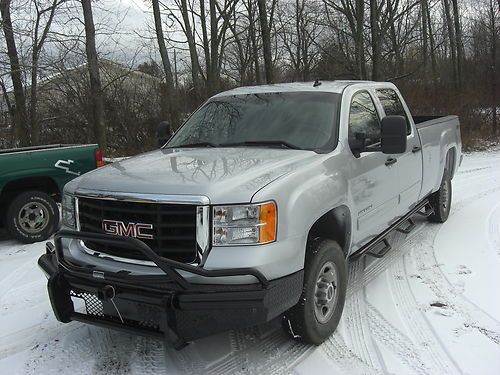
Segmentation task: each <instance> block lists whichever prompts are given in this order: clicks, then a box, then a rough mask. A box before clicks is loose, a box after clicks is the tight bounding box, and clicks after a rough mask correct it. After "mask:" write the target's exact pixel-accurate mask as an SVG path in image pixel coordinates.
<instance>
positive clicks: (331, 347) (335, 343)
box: [320, 332, 386, 375]
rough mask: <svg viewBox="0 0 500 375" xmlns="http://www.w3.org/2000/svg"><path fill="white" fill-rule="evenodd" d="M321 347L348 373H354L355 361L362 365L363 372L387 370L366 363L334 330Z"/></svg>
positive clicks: (379, 372) (376, 374) (370, 373)
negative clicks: (353, 365)
mask: <svg viewBox="0 0 500 375" xmlns="http://www.w3.org/2000/svg"><path fill="white" fill-rule="evenodd" d="M320 348H321V350H323V352H324V353H325V354H326V356H327V357H329V358H331V359H332V360H333V361H334V362H335V364H337V365H338V366H339V367H340V368H341V369H342V370H343V371H344V373H346V374H347V373H352V363H353V362H355V363H356V365H357V366H358V367H361V368H360V369H359V370H360V372H361V373H362V374H367V375H368V374H369V375H379V374H383V373H385V372H386V371H384V370H385V369H384V370H381V369H377V368H375V367H373V366H371V365H369V364H368V363H366V362H365V361H364V360H363V359H362V358H360V357H359V356H358V355H357V354H356V353H355V352H354V351H353V350H352V349H351V348H349V347H348V346H347V345H346V343H345V341H344V340H343V339H342V336H341V335H340V333H338V332H334V333H333V335H331V336H330V337H329V338H328V340H326V341H325V342H324V343H323V344H322V345H321V346H320Z"/></svg>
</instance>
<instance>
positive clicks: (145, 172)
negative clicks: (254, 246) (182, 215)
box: [66, 147, 315, 203]
mask: <svg viewBox="0 0 500 375" xmlns="http://www.w3.org/2000/svg"><path fill="white" fill-rule="evenodd" d="M313 155H315V153H314V152H312V151H301V150H285V149H272V148H259V147H236V148H185V149H184V148H183V149H163V150H156V151H153V152H149V153H146V154H142V155H139V156H136V157H133V158H130V159H126V160H123V161H119V162H115V163H113V164H110V165H108V166H105V167H102V168H99V169H96V170H94V171H92V172H89V173H87V174H85V175H83V176H81V177H79V178H77V179H75V180H73V181H72V182H70V183H69V184H68V185H67V186H66V190H67V191H68V192H70V193H73V192H75V191H78V190H80V189H91V190H101V191H105V192H127V193H151V194H188V195H204V196H207V197H208V198H209V199H210V202H211V203H238V202H250V201H251V199H252V196H253V195H254V194H255V193H256V192H257V191H258V190H260V189H261V188H263V187H264V186H266V185H267V184H269V183H270V182H272V181H274V180H276V179H277V178H279V177H281V176H283V175H284V174H287V173H290V172H291V171H293V170H294V169H296V168H297V167H298V166H299V165H301V164H303V163H304V162H307V161H308V160H309V159H310V158H312V157H313Z"/></svg>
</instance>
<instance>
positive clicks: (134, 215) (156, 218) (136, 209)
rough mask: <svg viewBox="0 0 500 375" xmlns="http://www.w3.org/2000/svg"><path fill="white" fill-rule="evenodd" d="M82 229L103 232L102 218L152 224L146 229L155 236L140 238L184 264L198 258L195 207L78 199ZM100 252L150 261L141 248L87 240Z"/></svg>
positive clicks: (157, 250)
mask: <svg viewBox="0 0 500 375" xmlns="http://www.w3.org/2000/svg"><path fill="white" fill-rule="evenodd" d="M78 218H79V221H80V230H81V231H83V232H91V233H104V231H103V229H102V222H103V220H116V221H122V222H124V223H125V224H128V223H144V224H152V225H153V229H152V230H144V233H145V234H150V235H152V236H153V239H141V241H143V242H144V243H145V244H146V245H148V246H149V247H150V248H151V249H152V250H153V251H154V252H156V253H157V254H158V255H160V256H162V257H165V258H169V259H173V260H176V261H179V262H183V263H191V262H194V261H195V260H196V206H195V205H185V204H167V203H138V202H127V201H114V200H106V199H92V198H78ZM85 246H87V247H88V248H89V249H92V250H94V251H97V252H102V253H105V254H109V255H114V256H118V257H122V258H129V259H136V260H149V259H148V258H146V257H145V256H144V255H143V254H142V253H141V252H140V251H137V250H134V249H129V248H125V247H117V246H111V245H105V244H102V243H97V242H92V241H85Z"/></svg>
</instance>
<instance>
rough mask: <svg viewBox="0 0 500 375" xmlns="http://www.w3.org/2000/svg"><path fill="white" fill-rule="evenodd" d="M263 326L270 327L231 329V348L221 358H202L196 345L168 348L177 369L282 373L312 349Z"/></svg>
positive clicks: (218, 374)
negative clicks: (264, 328)
mask: <svg viewBox="0 0 500 375" xmlns="http://www.w3.org/2000/svg"><path fill="white" fill-rule="evenodd" d="M264 327H266V328H268V329H269V328H271V330H266V331H265V332H263V333H262V334H260V333H259V328H257V327H253V328H249V329H244V330H237V331H231V332H230V333H229V335H230V343H231V348H232V350H231V351H230V352H228V353H227V354H226V355H225V356H224V358H222V359H220V360H215V361H207V360H204V359H202V358H201V356H200V355H199V352H198V350H199V349H198V348H197V347H196V344H195V345H192V346H188V347H187V348H185V349H183V350H182V351H179V352H178V351H169V356H170V357H171V358H172V359H173V362H174V364H175V365H176V367H178V368H179V370H181V371H182V372H185V373H190V374H206V375H211V374H212V375H225V374H228V375H229V374H246V373H255V374H285V373H288V372H290V371H291V370H292V369H293V367H294V366H295V365H296V363H297V362H298V361H300V360H301V359H302V358H303V357H304V356H306V355H307V354H308V353H309V352H311V351H312V350H313V348H314V347H313V346H310V345H305V344H303V343H301V342H299V341H296V340H291V339H290V338H289V337H288V335H287V334H285V333H284V332H283V331H282V330H281V328H280V327H268V326H264Z"/></svg>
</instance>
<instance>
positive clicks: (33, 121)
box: [29, 0, 65, 144]
mask: <svg viewBox="0 0 500 375" xmlns="http://www.w3.org/2000/svg"><path fill="white" fill-rule="evenodd" d="M64 1H65V0H52V1H51V4H50V6H49V7H47V8H43V9H41V8H40V4H39V3H38V1H36V0H35V1H34V5H35V11H36V16H35V25H34V30H33V43H32V49H31V86H30V96H29V97H30V101H29V103H30V104H29V116H30V127H31V137H32V142H33V143H34V144H38V142H39V137H40V129H39V119H38V117H37V100H38V92H37V89H38V71H39V66H38V64H39V60H40V53H41V51H42V48H43V46H44V44H45V41H46V40H47V36H48V35H49V30H50V28H51V26H52V21H53V20H54V15H55V12H56V9H57V7H58V6H59V5H60V4H61V3H63V2H64ZM45 14H48V17H47V20H46V22H45V25H44V26H43V27H41V22H42V17H43V16H44V15H45Z"/></svg>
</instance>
